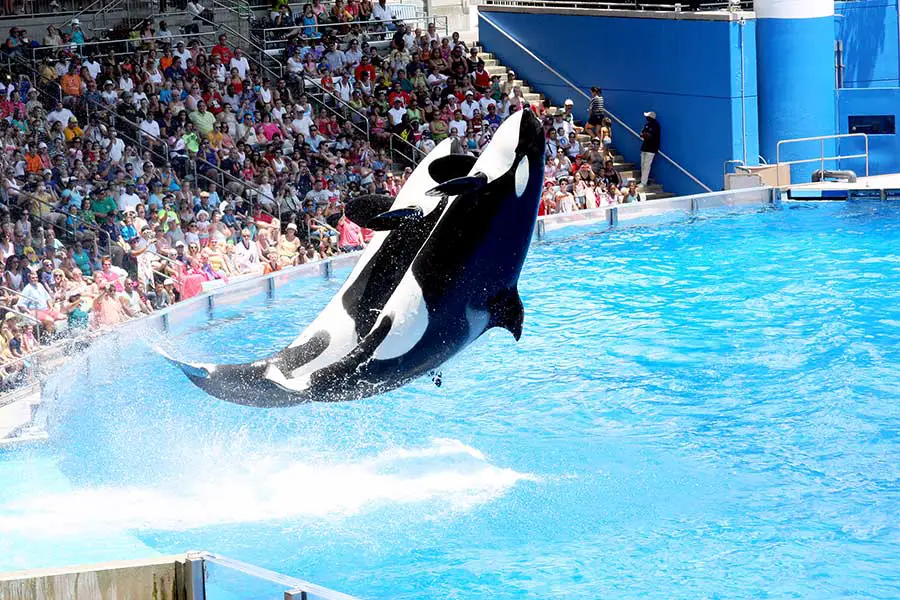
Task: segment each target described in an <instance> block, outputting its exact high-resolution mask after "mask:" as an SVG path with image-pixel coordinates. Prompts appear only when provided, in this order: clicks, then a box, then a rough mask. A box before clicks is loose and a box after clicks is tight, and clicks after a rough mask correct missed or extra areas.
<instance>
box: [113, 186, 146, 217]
mask: <svg viewBox="0 0 900 600" xmlns="http://www.w3.org/2000/svg"><path fill="white" fill-rule="evenodd" d="M140 203H141V197H140V196H138V195H137V194H136V193H134V184H133V183H126V184H125V191H124V192H122V193H121V194H120V195H119V200H118V202H117V203H116V204H117V205H118V207H119V210H120V211H121V212H127V211H129V210H134V209H135V208H134V207H136V206H137V205H138V204H140Z"/></svg>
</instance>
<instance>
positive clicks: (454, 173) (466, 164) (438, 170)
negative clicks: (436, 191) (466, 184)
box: [428, 154, 478, 183]
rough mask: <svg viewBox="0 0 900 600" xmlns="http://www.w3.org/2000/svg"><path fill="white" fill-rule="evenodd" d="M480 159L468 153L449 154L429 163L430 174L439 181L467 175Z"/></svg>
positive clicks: (442, 181)
mask: <svg viewBox="0 0 900 600" xmlns="http://www.w3.org/2000/svg"><path fill="white" fill-rule="evenodd" d="M476 160H478V159H476V158H475V157H474V156H469V155H468V154H448V155H447V156H442V157H440V158H437V159H435V160H434V161H433V162H432V163H431V164H430V165H428V174H429V175H430V176H431V178H432V179H434V180H435V181H436V182H438V183H444V182H446V181H450V180H451V179H457V178H459V177H465V176H466V175H468V174H469V171H471V170H472V167H473V166H475V161H476Z"/></svg>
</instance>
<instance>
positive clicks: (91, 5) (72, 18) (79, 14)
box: [60, 0, 119, 27]
mask: <svg viewBox="0 0 900 600" xmlns="http://www.w3.org/2000/svg"><path fill="white" fill-rule="evenodd" d="M114 1H115V3H118V2H119V0H114ZM104 2H106V0H94V1H93V2H91V3H90V4H88V5H87V6H85V7H84V8H82V9H81V10H80V11H78V12H77V13H75V14H74V15H72V16H71V17H69V19H68V20H67V21H66V22H64V23H63V24H62V25H60V27H66V26H68V25H71V24H72V21H74V20H75V19H78V18H79V17H81V15H83V14H84V13H86V12H87V11H89V10H91V8H92V7H93V6H94V5H95V4H102V3H104ZM104 8H105V7H101V8H100V9H98V10H103V9H104Z"/></svg>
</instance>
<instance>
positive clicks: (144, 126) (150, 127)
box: [141, 119, 159, 138]
mask: <svg viewBox="0 0 900 600" xmlns="http://www.w3.org/2000/svg"><path fill="white" fill-rule="evenodd" d="M141 131H143V132H144V133H146V134H148V135H151V136H153V137H155V138H158V137H159V123H157V122H156V121H152V120H150V119H144V120H143V121H141Z"/></svg>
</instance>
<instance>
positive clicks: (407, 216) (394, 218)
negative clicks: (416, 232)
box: [369, 206, 425, 231]
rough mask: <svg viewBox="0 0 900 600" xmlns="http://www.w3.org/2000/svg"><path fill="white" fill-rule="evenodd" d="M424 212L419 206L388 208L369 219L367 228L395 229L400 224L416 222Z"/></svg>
mask: <svg viewBox="0 0 900 600" xmlns="http://www.w3.org/2000/svg"><path fill="white" fill-rule="evenodd" d="M424 214H425V211H423V210H422V208H421V207H419V206H410V207H407V208H398V209H396V210H390V211H388V212H385V213H381V214H380V215H378V216H377V217H373V218H371V219H369V229H374V230H375V231H388V230H391V229H397V228H398V227H400V226H401V225H404V224H409V223H416V222H418V221H419V220H421V219H422V216H423V215H424Z"/></svg>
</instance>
